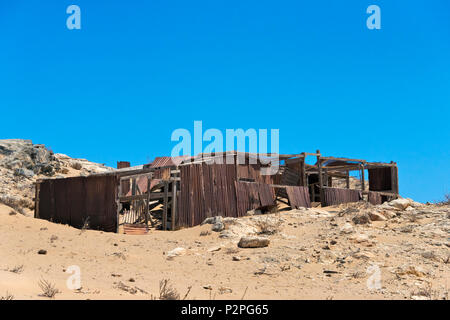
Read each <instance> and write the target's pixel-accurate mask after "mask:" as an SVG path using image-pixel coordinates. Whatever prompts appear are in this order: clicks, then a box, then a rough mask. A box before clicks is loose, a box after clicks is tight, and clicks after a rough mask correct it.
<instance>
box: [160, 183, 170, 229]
mask: <svg viewBox="0 0 450 320" xmlns="http://www.w3.org/2000/svg"><path fill="white" fill-rule="evenodd" d="M167 189H169V183H168V181H164V204H163V206H164V207H163V223H162V228H163V230H167V205H168V202H169V201H168V190H167Z"/></svg>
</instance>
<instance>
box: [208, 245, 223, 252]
mask: <svg viewBox="0 0 450 320" xmlns="http://www.w3.org/2000/svg"><path fill="white" fill-rule="evenodd" d="M220 249H221V247H218V246H217V247H212V248H209V249H208V252H215V251H219V250H220Z"/></svg>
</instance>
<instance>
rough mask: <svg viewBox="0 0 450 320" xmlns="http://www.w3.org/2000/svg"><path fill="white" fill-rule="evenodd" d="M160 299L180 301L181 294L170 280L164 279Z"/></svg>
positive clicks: (161, 284) (160, 285)
mask: <svg viewBox="0 0 450 320" xmlns="http://www.w3.org/2000/svg"><path fill="white" fill-rule="evenodd" d="M189 291H190V290H189ZM159 299H160V300H180V294H179V293H178V291H177V290H176V289H175V288H173V287H172V285H171V284H170V280H169V279H163V280H161V281H160V282H159Z"/></svg>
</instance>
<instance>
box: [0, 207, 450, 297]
mask: <svg viewBox="0 0 450 320" xmlns="http://www.w3.org/2000/svg"><path fill="white" fill-rule="evenodd" d="M348 208H351V209H352V207H351V206H350V207H349V206H341V207H335V208H326V210H325V209H310V210H293V211H287V212H282V213H277V214H271V215H270V217H271V219H273V221H277V222H278V223H281V227H280V230H279V232H278V233H276V234H274V235H270V236H269V238H270V239H271V243H270V245H269V246H268V247H266V248H258V249H239V248H237V246H236V243H237V241H238V240H239V238H240V236H241V235H242V234H246V233H251V232H252V231H254V230H256V229H255V223H256V221H258V220H259V219H266V218H267V217H266V216H253V217H245V218H241V219H238V220H234V221H231V222H228V223H227V224H226V225H227V230H228V233H229V234H231V238H219V233H216V232H211V233H210V234H209V235H206V236H200V233H201V232H202V231H208V230H211V225H203V226H198V227H194V228H189V229H184V230H180V231H175V232H172V231H151V233H150V234H148V235H146V236H130V235H123V234H113V233H104V232H99V231H91V230H87V231H84V232H81V231H80V230H77V229H74V228H71V227H68V226H64V225H58V224H53V223H50V222H48V221H44V220H37V219H34V218H31V217H25V216H23V215H20V214H16V215H9V212H10V211H11V210H10V209H9V208H8V207H6V206H3V205H0V256H1V260H0V296H5V295H6V292H9V293H10V294H12V295H13V296H14V298H15V299H48V298H45V297H42V296H40V295H39V294H40V293H41V290H40V288H39V287H38V281H39V280H40V279H42V278H43V279H46V280H48V281H50V282H52V283H54V284H55V285H56V287H57V288H58V289H59V290H60V291H61V293H59V294H57V295H56V299H150V298H152V295H153V296H156V297H157V296H158V295H159V294H158V291H159V281H160V280H162V279H170V280H171V282H172V284H173V286H174V287H175V288H176V289H177V290H178V291H179V293H180V295H181V296H183V295H184V294H185V293H186V291H187V288H188V287H189V286H192V289H191V291H190V293H189V296H188V298H189V299H232V298H234V299H241V298H242V296H243V295H244V293H245V296H244V298H245V299H310V298H312V299H349V298H358V299H359V298H362V299H377V298H381V299H410V298H411V297H413V298H415V299H422V298H430V297H431V298H433V299H441V298H444V297H447V296H448V286H449V283H448V282H449V279H450V272H449V264H448V257H449V239H448V232H449V230H450V229H449V223H448V221H449V214H450V213H449V212H450V211H449V208H448V207H436V206H427V207H425V208H422V209H420V210H419V209H414V210H415V211H414V212H412V211H413V210H411V211H408V212H407V211H404V212H400V213H398V214H399V215H398V216H397V217H395V218H392V219H389V220H387V221H376V222H372V223H370V224H365V225H354V224H353V222H352V217H353V216H354V215H355V214H358V213H359V211H361V210H364V208H362V207H361V206H360V205H358V204H355V205H353V209H352V210H350V211H353V213H348V211H349V210H348ZM355 212H356V213H355ZM343 213H344V214H343ZM411 214H414V215H415V216H414V218H411ZM339 215H343V216H342V217H340V216H339ZM346 222H348V223H350V224H351V225H352V230H351V232H349V233H343V232H342V231H341V229H342V227H343V226H344V224H345V223H346ZM347 227H348V225H347ZM361 235H365V236H361ZM176 247H183V248H185V249H187V253H186V254H185V255H183V256H179V257H175V258H173V260H168V259H167V255H166V254H167V252H168V251H170V250H172V249H174V248H176ZM218 248H220V250H219V251H213V250H217V249H218ZM40 249H45V250H47V254H46V255H41V254H38V251H39V250H40ZM234 256H239V257H240V261H233V257H234ZM372 264H377V265H378V266H379V267H380V270H381V284H382V288H381V289H380V290H369V289H368V287H367V285H366V282H367V279H368V277H369V276H370V275H371V274H368V273H366V271H367V268H368V267H369V266H370V265H372ZM21 265H23V270H22V271H21V272H20V273H14V272H12V271H11V270H12V269H14V268H15V267H18V266H21ZM71 265H78V266H79V267H80V268H81V273H82V274H81V276H82V278H81V279H82V289H81V290H78V291H77V290H69V289H68V288H67V287H66V280H67V279H68V277H69V276H70V275H69V274H67V273H65V270H66V269H67V268H68V267H69V266H71ZM326 270H331V271H336V272H338V273H332V274H326V273H324V271H326ZM130 279H131V280H134V282H130ZM119 282H122V283H123V284H125V285H126V286H128V288H127V289H126V290H123V289H120V288H118V284H119ZM133 289H135V290H133ZM141 290H142V291H141ZM135 291H137V292H135ZM143 291H145V293H144V292H143ZM134 292H135V293H134Z"/></svg>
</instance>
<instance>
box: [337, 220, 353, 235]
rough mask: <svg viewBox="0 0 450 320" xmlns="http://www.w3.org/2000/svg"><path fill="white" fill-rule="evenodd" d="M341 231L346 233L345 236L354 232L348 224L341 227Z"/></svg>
mask: <svg viewBox="0 0 450 320" xmlns="http://www.w3.org/2000/svg"><path fill="white" fill-rule="evenodd" d="M340 231H341V233H344V234H350V233H352V232H353V231H354V230H353V226H352V225H351V224H350V223H348V222H347V223H345V224H344V225H343V226H342V227H341V229H340Z"/></svg>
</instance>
